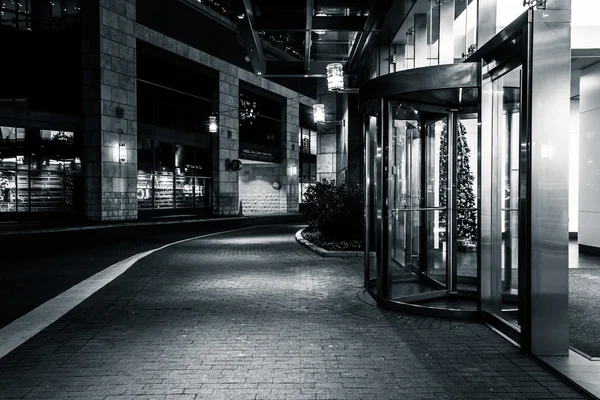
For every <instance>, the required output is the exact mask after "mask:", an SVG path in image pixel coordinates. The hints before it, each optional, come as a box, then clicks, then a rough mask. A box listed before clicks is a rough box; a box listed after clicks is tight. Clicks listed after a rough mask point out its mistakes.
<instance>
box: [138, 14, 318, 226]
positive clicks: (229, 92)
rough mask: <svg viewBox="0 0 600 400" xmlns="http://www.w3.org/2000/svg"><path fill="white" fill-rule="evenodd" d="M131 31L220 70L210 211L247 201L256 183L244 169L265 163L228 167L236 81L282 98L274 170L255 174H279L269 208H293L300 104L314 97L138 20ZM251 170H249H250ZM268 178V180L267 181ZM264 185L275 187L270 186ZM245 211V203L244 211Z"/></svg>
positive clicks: (233, 145) (227, 211)
mask: <svg viewBox="0 0 600 400" xmlns="http://www.w3.org/2000/svg"><path fill="white" fill-rule="evenodd" d="M133 34H134V36H135V37H136V38H137V39H139V40H143V41H145V42H148V43H150V44H152V45H154V46H157V47H159V48H162V49H164V50H167V51H170V52H172V53H175V54H177V55H180V56H182V57H185V58H187V59H189V60H192V61H194V62H197V63H200V64H203V65H205V66H208V67H210V68H213V69H215V70H217V71H219V105H218V110H219V132H218V133H217V134H215V135H214V136H213V179H214V182H213V208H214V212H215V214H218V215H237V214H238V212H239V200H242V201H243V202H244V204H246V201H244V196H246V195H249V194H250V193H253V192H252V191H251V190H255V188H256V186H253V185H252V184H248V182H249V181H248V179H249V178H246V177H247V176H248V175H247V174H246V175H245V174H244V173H245V172H248V171H249V170H250V169H251V168H254V166H257V165H261V166H262V165H267V164H254V165H253V164H248V163H246V164H244V167H243V169H242V170H241V171H239V172H234V171H231V170H229V166H228V163H227V161H228V160H233V159H237V158H239V126H238V124H239V121H238V113H237V111H236V110H237V107H238V101H239V82H240V81H244V82H247V83H249V84H251V85H254V86H257V87H259V88H262V89H265V90H268V91H270V92H273V93H275V94H278V95H279V96H282V97H285V98H286V99H287V108H286V121H285V126H284V132H283V140H282V153H283V160H282V163H281V164H272V165H269V166H270V167H271V168H272V169H273V170H277V171H278V172H277V173H274V172H273V173H271V172H269V173H268V174H263V172H260V173H261V174H262V175H256V176H280V177H281V181H280V184H281V189H280V190H279V191H278V192H277V193H278V194H277V201H275V200H274V199H275V198H272V197H269V204H271V205H270V206H269V209H270V210H271V209H272V210H275V209H276V208H278V210H279V211H281V212H294V211H298V198H299V197H298V196H299V195H298V176H297V172H296V175H293V173H292V171H294V169H293V168H294V167H295V170H296V171H297V170H298V167H299V164H298V158H299V157H298V153H299V148H298V135H299V130H300V126H299V104H300V103H302V104H305V105H308V106H309V107H312V106H313V104H315V103H316V101H315V100H314V99H311V98H309V97H307V96H304V95H301V94H299V93H297V92H295V91H293V90H290V89H288V88H286V87H284V86H282V85H279V84H277V83H275V82H272V81H269V80H267V79H265V78H262V77H260V76H257V75H255V74H254V73H253V72H250V71H247V70H245V69H242V68H239V67H237V66H235V65H232V64H229V63H227V62H225V61H223V60H220V59H218V58H216V57H213V56H211V55H210V54H207V53H205V52H203V51H201V50H199V49H195V48H193V47H191V46H189V45H187V44H185V43H182V42H179V41H177V40H175V39H173V38H170V37H168V36H166V35H164V34H162V33H160V32H157V31H155V30H153V29H150V28H148V27H146V26H144V25H141V24H139V23H136V24H135V25H134V32H133ZM243 161H244V160H242V162H243ZM251 165H252V167H251ZM252 174H253V173H252V172H251V173H250V175H252ZM252 176H254V175H252ZM271 183H272V182H269V185H270V184H271ZM269 190H271V191H272V190H274V189H272V188H270V189H269ZM267 194H269V195H271V196H273V195H275V193H271V192H269V191H268V192H267ZM251 197H252V196H250V197H246V200H248V201H251V200H250V198H251ZM265 199H266V197H265ZM252 201H254V200H252ZM259 203H260V204H264V202H261V201H258V200H256V204H259ZM275 203H277V204H278V206H277V207H276V206H275V205H274V204H275ZM246 211H247V209H246V206H245V205H244V213H246ZM250 212H251V211H250ZM261 212H264V211H261Z"/></svg>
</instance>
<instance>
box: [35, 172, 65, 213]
mask: <svg viewBox="0 0 600 400" xmlns="http://www.w3.org/2000/svg"><path fill="white" fill-rule="evenodd" d="M30 180H31V189H30V193H31V200H30V201H31V211H64V209H65V201H64V176H63V174H62V173H61V172H54V171H31V173H30Z"/></svg>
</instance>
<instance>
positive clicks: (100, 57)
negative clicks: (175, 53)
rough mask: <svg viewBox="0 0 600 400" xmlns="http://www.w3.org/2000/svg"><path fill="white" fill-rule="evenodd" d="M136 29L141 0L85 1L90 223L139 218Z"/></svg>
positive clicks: (86, 159) (86, 206)
mask: <svg viewBox="0 0 600 400" xmlns="http://www.w3.org/2000/svg"><path fill="white" fill-rule="evenodd" d="M134 24H135V0H83V1H82V25H83V27H82V38H83V40H82V46H83V49H82V58H83V60H82V62H83V114H84V120H85V128H84V137H83V144H84V155H83V156H84V159H83V162H84V187H85V198H84V210H85V215H86V217H87V218H88V219H90V220H98V221H109V220H131V219H136V218H137V199H136V193H135V188H136V182H137V175H136V169H137V118H136V117H137V113H136V102H137V99H136V54H135V52H136V41H135V37H134V36H133V26H134ZM120 148H122V149H124V152H123V151H121V153H124V154H123V155H124V160H123V161H122V160H121V155H120Z"/></svg>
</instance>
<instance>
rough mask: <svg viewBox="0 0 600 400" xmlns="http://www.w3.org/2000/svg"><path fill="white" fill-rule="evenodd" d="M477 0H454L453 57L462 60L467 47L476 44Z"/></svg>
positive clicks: (467, 50)
mask: <svg viewBox="0 0 600 400" xmlns="http://www.w3.org/2000/svg"><path fill="white" fill-rule="evenodd" d="M477 2H478V0H455V12H454V15H455V17H454V59H455V60H462V58H463V54H466V53H468V52H469V47H470V46H473V45H476V44H477Z"/></svg>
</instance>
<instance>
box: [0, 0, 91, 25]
mask: <svg viewBox="0 0 600 400" xmlns="http://www.w3.org/2000/svg"><path fill="white" fill-rule="evenodd" d="M80 11H81V8H80V7H79V0H52V1H47V0H0V28H3V29H6V28H8V29H17V30H21V31H38V30H56V29H61V28H65V27H69V26H74V25H79V23H80Z"/></svg>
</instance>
